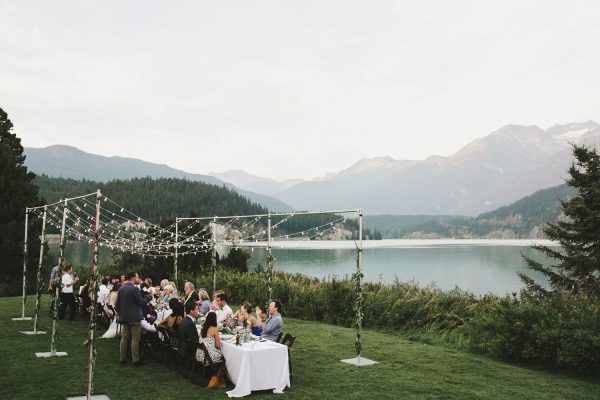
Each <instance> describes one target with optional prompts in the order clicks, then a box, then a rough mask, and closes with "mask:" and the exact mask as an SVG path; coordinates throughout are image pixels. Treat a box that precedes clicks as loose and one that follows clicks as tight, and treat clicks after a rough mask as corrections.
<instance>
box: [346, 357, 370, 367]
mask: <svg viewBox="0 0 600 400" xmlns="http://www.w3.org/2000/svg"><path fill="white" fill-rule="evenodd" d="M341 361H342V362H344V363H346V364H352V365H358V366H359V367H363V366H365V365H373V364H378V363H377V361H373V360H369V359H368V358H364V357H354V358H347V359H345V360H341Z"/></svg>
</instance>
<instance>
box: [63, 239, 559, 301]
mask: <svg viewBox="0 0 600 400" xmlns="http://www.w3.org/2000/svg"><path fill="white" fill-rule="evenodd" d="M533 243H539V244H544V245H553V243H552V242H550V241H545V240H535V241H533V240H452V239H448V240H445V239H440V240H426V239H423V240H404V239H399V240H391V239H390V240H377V241H363V247H364V250H363V273H364V275H365V280H366V281H372V282H379V281H381V282H385V283H389V282H393V281H394V280H395V279H396V278H397V279H398V280H400V281H415V282H417V283H418V284H419V285H420V286H426V285H429V284H430V283H435V284H436V285H437V286H438V287H440V288H441V289H444V290H450V289H453V288H455V287H456V286H458V287H459V288H461V289H465V290H470V291H472V292H473V293H475V294H478V295H481V294H485V293H488V292H491V293H495V294H498V295H504V294H506V293H511V292H516V291H518V290H519V289H520V288H522V287H523V284H522V283H521V280H520V279H519V277H518V276H517V273H518V272H524V273H526V274H528V275H530V276H531V277H533V278H534V279H536V280H537V281H538V282H540V283H545V280H544V278H543V276H542V275H540V274H538V273H534V272H533V271H531V270H529V269H528V268H527V267H526V265H525V262H524V260H523V258H522V256H521V254H524V255H526V256H529V257H532V258H534V259H536V260H538V261H541V262H543V263H546V264H547V263H548V260H545V259H544V258H543V257H542V256H541V255H540V254H539V253H538V252H536V251H534V250H532V249H531V248H530V247H529V246H530V245H531V244H533ZM244 247H246V248H247V250H248V251H249V253H250V255H251V258H250V260H249V264H248V265H249V267H250V270H253V269H254V267H255V266H256V265H257V264H258V263H260V264H262V265H263V266H266V263H267V262H266V260H267V257H266V249H265V247H264V243H245V244H244ZM225 249H226V248H225ZM220 252H223V250H220ZM272 252H273V257H274V259H275V261H274V263H273V268H274V269H275V270H278V271H286V272H298V273H302V274H306V275H310V276H314V277H318V278H328V277H332V276H338V277H343V276H345V275H350V274H352V273H353V272H354V271H355V268H356V250H355V249H354V242H350V241H285V242H274V243H273V250H272ZM51 253H52V254H58V252H57V248H56V246H51ZM66 256H67V259H68V260H69V261H70V262H71V263H74V264H84V263H85V264H89V263H91V246H90V245H89V244H80V243H73V244H71V243H69V244H67V247H66ZM111 262H112V254H111V253H110V252H107V251H106V250H105V249H104V248H101V249H100V263H102V264H107V263H111Z"/></svg>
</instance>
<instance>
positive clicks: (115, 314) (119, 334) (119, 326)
mask: <svg viewBox="0 0 600 400" xmlns="http://www.w3.org/2000/svg"><path fill="white" fill-rule="evenodd" d="M107 307H108V309H109V310H110V311H111V312H112V313H113V315H114V316H115V318H116V319H117V336H116V337H117V338H119V337H121V323H120V322H119V314H118V313H117V310H115V308H114V307H113V306H111V305H110V304H109V305H107Z"/></svg>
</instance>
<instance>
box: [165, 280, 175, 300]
mask: <svg viewBox="0 0 600 400" xmlns="http://www.w3.org/2000/svg"><path fill="white" fill-rule="evenodd" d="M176 298H177V296H175V289H174V288H173V286H171V285H169V284H167V285H166V286H165V295H164V297H163V302H164V303H167V302H168V301H169V300H171V299H176Z"/></svg>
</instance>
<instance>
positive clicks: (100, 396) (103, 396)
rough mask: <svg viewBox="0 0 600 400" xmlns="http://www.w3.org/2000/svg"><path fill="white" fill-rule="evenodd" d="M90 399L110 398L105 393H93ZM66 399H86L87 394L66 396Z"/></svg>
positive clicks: (108, 399) (104, 399)
mask: <svg viewBox="0 0 600 400" xmlns="http://www.w3.org/2000/svg"><path fill="white" fill-rule="evenodd" d="M90 399H92V400H110V398H109V397H108V396H107V395H105V394H95V395H93V396H90ZM67 400H87V396H77V397H67Z"/></svg>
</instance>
